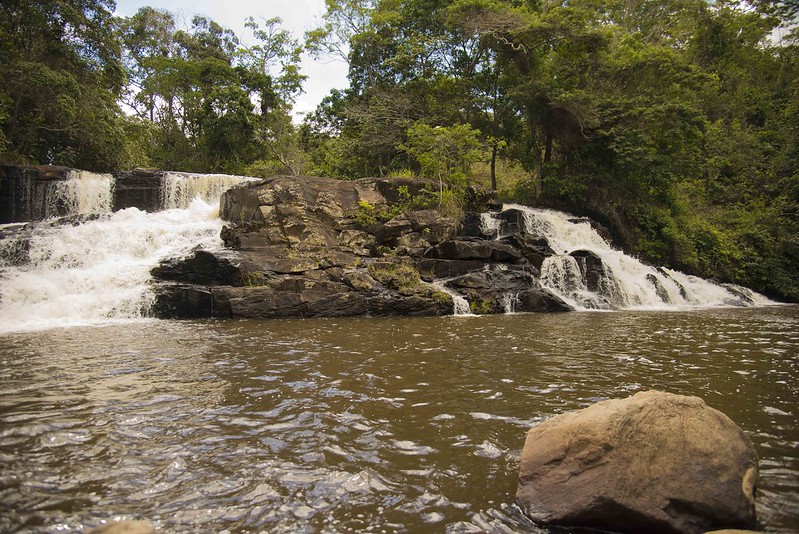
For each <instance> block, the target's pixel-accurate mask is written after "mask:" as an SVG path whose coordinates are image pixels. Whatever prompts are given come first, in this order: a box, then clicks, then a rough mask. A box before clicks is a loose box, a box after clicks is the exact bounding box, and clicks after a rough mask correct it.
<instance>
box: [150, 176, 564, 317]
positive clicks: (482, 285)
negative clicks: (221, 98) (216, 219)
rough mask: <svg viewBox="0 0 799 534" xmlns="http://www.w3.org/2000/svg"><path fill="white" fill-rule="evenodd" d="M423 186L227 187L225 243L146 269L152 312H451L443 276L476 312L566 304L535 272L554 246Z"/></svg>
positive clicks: (306, 183) (296, 181)
mask: <svg viewBox="0 0 799 534" xmlns="http://www.w3.org/2000/svg"><path fill="white" fill-rule="evenodd" d="M431 191H433V192H434V191H435V189H434V188H433V187H431V185H430V184H429V183H428V182H426V181H424V180H418V179H401V178H395V179H376V178H375V179H362V180H356V181H342V180H332V179H326V178H317V177H288V176H278V177H274V178H270V179H267V180H264V181H262V182H258V183H253V184H247V185H244V186H239V187H236V188H233V189H230V190H228V191H227V192H225V193H224V195H223V196H222V200H221V216H222V218H223V219H225V220H226V221H227V224H226V226H225V227H224V229H223V230H222V235H221V237H222V240H223V241H224V243H225V247H226V250H225V251H224V252H223V253H209V252H205V251H197V252H196V253H194V254H193V255H192V256H191V257H189V258H177V259H172V260H169V261H167V262H165V263H164V264H162V265H161V266H159V267H158V268H156V269H154V270H153V271H152V274H153V277H154V278H155V279H157V280H158V281H159V282H158V283H157V284H156V285H157V295H158V296H157V299H156V304H155V306H154V312H155V314H156V315H158V316H160V317H203V316H205V317H248V318H272V317H323V316H328V317H329V316H351V315H445V314H451V313H453V309H454V306H453V301H452V297H451V296H450V294H448V293H447V292H443V291H440V290H439V289H437V287H441V286H440V284H445V285H446V287H447V288H448V289H450V290H454V291H457V292H458V293H461V294H463V295H464V296H465V297H466V298H467V300H468V301H469V302H470V304H471V307H472V310H473V311H474V312H476V313H503V312H504V311H507V310H508V308H509V307H511V308H513V310H514V311H555V310H558V311H559V310H567V309H571V308H570V307H569V306H568V304H566V303H565V302H563V301H562V300H560V299H558V298H557V297H555V296H554V295H552V294H550V293H549V292H548V291H547V290H545V289H543V288H541V287H540V286H539V285H538V283H537V276H538V269H539V268H540V266H541V262H542V261H543V258H544V257H546V255H547V254H551V249H550V248H549V245H548V244H547V243H546V240H541V239H537V238H533V237H531V236H528V235H525V234H523V233H518V234H510V235H508V236H506V237H505V238H503V239H501V240H497V239H495V237H496V236H497V234H496V232H491V231H485V232H484V231H482V230H479V228H482V225H481V224H480V223H479V219H480V217H479V215H475V214H470V213H467V214H466V215H465V217H464V218H463V219H462V220H454V219H452V218H451V217H448V216H445V215H443V214H442V213H441V212H440V211H439V210H438V209H435V207H431V206H429V204H430V202H429V199H430V197H431V194H430V192H431ZM433 198H435V196H434V195H433ZM467 198H468V199H470V200H469V202H471V203H472V204H473V206H472V207H473V209H487V208H492V207H499V206H498V205H497V203H496V201H494V200H492V198H491V197H490V195H488V194H486V193H481V192H479V191H477V190H470V191H469V192H468V194H467ZM424 199H428V202H427V204H428V205H425V202H423V200H424ZM433 204H434V205H437V202H434V203H433ZM467 228H468V232H466V231H464V230H465V229H467ZM467 233H468V234H469V235H465V234H467ZM509 303H510V304H509Z"/></svg>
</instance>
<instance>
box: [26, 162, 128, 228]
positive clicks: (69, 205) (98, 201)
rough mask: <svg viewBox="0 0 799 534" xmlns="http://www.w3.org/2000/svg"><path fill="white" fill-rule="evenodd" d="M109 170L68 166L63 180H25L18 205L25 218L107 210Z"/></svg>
mask: <svg viewBox="0 0 799 534" xmlns="http://www.w3.org/2000/svg"><path fill="white" fill-rule="evenodd" d="M113 193H114V178H113V177H112V176H111V175H110V174H97V173H93V172H88V171H79V170H70V171H68V172H67V174H66V177H65V179H63V180H24V181H23V182H22V185H21V191H19V193H18V194H19V197H18V201H17V202H18V209H20V210H21V213H22V214H23V216H24V218H25V219H27V220H43V219H52V218H55V217H64V216H70V215H96V214H101V213H109V212H110V211H111V204H112V202H113V198H114V194H113Z"/></svg>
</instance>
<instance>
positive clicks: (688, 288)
mask: <svg viewBox="0 0 799 534" xmlns="http://www.w3.org/2000/svg"><path fill="white" fill-rule="evenodd" d="M508 209H516V210H519V211H520V212H521V213H522V214H523V215H524V221H525V230H526V232H527V233H529V234H531V235H534V236H536V237H544V238H546V240H547V241H548V243H549V245H550V247H552V250H553V251H554V252H555V255H553V256H550V257H548V258H546V259H545V260H544V263H543V264H542V265H541V275H540V279H539V282H540V284H541V285H542V286H543V287H545V288H547V289H549V290H550V291H552V292H553V293H555V294H556V295H558V296H559V297H561V298H563V299H564V300H565V301H566V302H568V303H569V304H571V305H572V306H574V307H575V308H577V309H624V308H653V309H664V308H684V307H692V306H701V307H709V306H730V305H738V306H745V305H766V304H769V303H771V302H770V301H769V300H768V299H767V298H765V297H764V296H762V295H760V294H758V293H755V292H754V291H751V290H749V289H746V288H743V287H740V286H733V285H720V284H717V283H714V282H711V281H708V280H703V279H701V278H698V277H696V276H689V275H686V274H683V273H681V272H678V271H674V270H670V269H665V268H656V267H652V266H649V265H645V264H643V263H642V262H640V261H639V260H637V259H635V258H633V257H630V256H628V255H626V254H624V253H623V252H622V251H619V250H616V249H614V248H612V247H611V246H610V245H609V244H608V243H607V241H605V240H604V239H603V238H602V237H601V236H600V235H599V234H598V233H597V232H596V230H594V228H592V227H591V224H590V223H589V222H587V221H580V220H575V218H574V217H573V216H572V215H569V214H567V213H563V212H558V211H552V210H545V209H534V208H529V207H527V206H520V205H506V206H504V208H503V211H504V210H508ZM492 218H493V217H492ZM488 224H491V225H494V226H496V225H497V222H491V223H486V222H484V227H488ZM494 226H490V227H494ZM497 227H498V226H497ZM586 257H588V258H593V261H596V258H598V259H599V261H601V267H600V268H598V269H594V271H593V276H594V277H595V279H594V280H591V281H590V282H591V283H590V284H589V280H588V277H587V275H586V272H587V269H586V264H585V262H586V261H589V260H587V259H586ZM581 261H582V262H583V264H582V265H581V263H580V262H581ZM589 286H591V287H589Z"/></svg>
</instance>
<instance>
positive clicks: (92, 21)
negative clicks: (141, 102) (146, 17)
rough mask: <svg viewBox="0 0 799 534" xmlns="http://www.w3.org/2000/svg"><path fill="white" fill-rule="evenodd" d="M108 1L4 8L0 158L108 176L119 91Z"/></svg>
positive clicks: (0, 22)
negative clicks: (56, 164)
mask: <svg viewBox="0 0 799 534" xmlns="http://www.w3.org/2000/svg"><path fill="white" fill-rule="evenodd" d="M114 5H115V4H114V2H113V0H48V1H31V0H5V1H4V2H3V4H2V7H0V80H2V82H1V83H0V125H1V127H2V129H1V130H0V158H2V159H3V160H7V161H17V162H35V163H59V164H63V165H77V166H82V167H86V168H92V169H97V170H107V169H112V168H114V167H116V166H117V163H118V161H119V154H120V150H119V147H120V146H121V145H122V143H123V139H122V138H123V131H122V129H121V127H120V121H119V120H118V119H119V116H120V112H119V108H118V106H117V103H116V100H117V98H118V96H119V95H120V93H121V91H122V88H123V86H124V83H125V72H124V70H123V67H122V64H121V63H120V56H121V48H120V43H119V40H118V39H117V37H116V22H115V20H114V18H113V15H112V13H113V10H114Z"/></svg>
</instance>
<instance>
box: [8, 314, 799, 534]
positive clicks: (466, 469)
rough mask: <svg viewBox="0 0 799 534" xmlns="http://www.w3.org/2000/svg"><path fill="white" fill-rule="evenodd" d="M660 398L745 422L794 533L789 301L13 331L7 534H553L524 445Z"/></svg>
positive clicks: (768, 503) (765, 481) (772, 518)
mask: <svg viewBox="0 0 799 534" xmlns="http://www.w3.org/2000/svg"><path fill="white" fill-rule="evenodd" d="M650 388H657V389H661V390H665V391H669V392H673V393H680V394H687V395H698V396H700V397H702V398H703V399H705V401H706V402H707V403H708V404H709V405H710V406H713V407H715V408H718V409H719V410H721V411H723V412H724V413H726V414H727V415H728V416H729V417H731V418H732V419H733V420H734V421H735V422H736V423H737V424H738V425H740V426H741V427H742V428H743V429H744V430H745V431H746V433H747V434H748V435H749V436H750V437H751V438H752V440H753V442H754V443H755V447H756V449H757V452H758V455H759V458H760V468H761V475H760V481H759V487H758V494H757V512H758V518H759V520H760V522H761V524H762V526H763V528H764V529H765V530H766V531H768V532H799V421H798V419H797V415H799V402H798V400H797V399H799V307H796V306H785V307H765V308H754V309H752V308H750V309H719V308H717V309H707V310H692V311H672V312H651V311H620V312H574V313H567V314H529V315H523V314H520V315H505V316H483V317H442V318H418V319H417V318H391V319H385V318H381V319H376V318H359V319H326V320H291V321H264V322H261V321H194V322H168V321H140V322H133V323H127V324H122V325H110V326H102V327H73V328H64V329H52V330H46V331H42V332H34V333H11V334H2V335H0V531H1V532H81V531H82V530H83V529H84V528H87V527H91V526H95V525H98V524H99V523H100V521H108V520H113V519H116V518H128V519H146V520H148V521H150V522H151V523H153V524H154V525H155V526H156V527H158V528H159V530H160V531H161V532H230V533H233V532H292V533H294V532H300V533H302V532H309V533H310V532H547V531H546V530H541V529H537V528H536V527H535V526H534V525H532V524H531V523H530V522H529V521H527V520H525V518H524V517H522V516H521V514H520V513H519V511H518V509H517V508H516V507H515V506H514V504H513V498H514V493H515V490H516V477H517V469H518V462H519V455H520V451H521V448H522V444H523V442H524V437H525V432H526V430H527V429H528V428H529V427H530V426H532V425H534V424H536V423H537V422H539V421H541V420H543V419H545V418H547V417H550V416H552V415H555V414H559V413H563V412H565V411H568V410H573V409H578V408H582V407H585V406H588V405H590V404H592V403H594V402H596V401H599V400H603V399H607V398H620V397H626V396H629V395H631V394H633V393H634V392H636V391H640V390H646V389H650ZM719 445H720V446H723V444H719Z"/></svg>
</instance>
